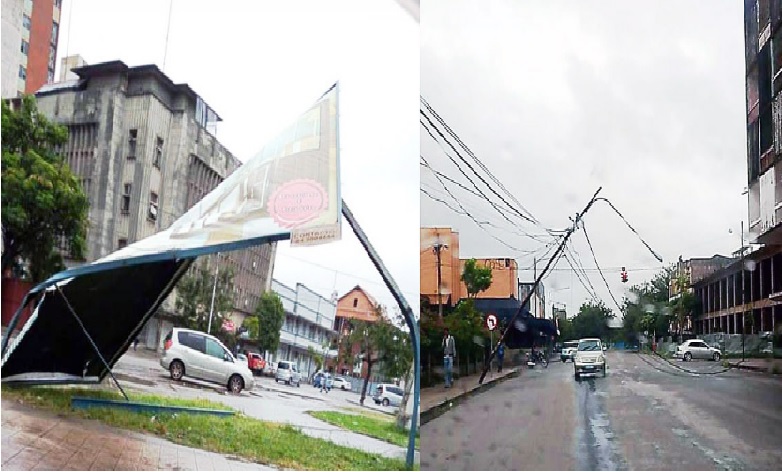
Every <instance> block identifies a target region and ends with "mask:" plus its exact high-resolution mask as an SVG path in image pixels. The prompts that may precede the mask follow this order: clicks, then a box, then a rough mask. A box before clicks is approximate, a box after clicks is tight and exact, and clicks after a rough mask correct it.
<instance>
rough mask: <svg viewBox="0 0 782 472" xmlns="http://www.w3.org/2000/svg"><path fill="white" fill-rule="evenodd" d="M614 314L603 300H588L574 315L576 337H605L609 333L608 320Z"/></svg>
mask: <svg viewBox="0 0 782 472" xmlns="http://www.w3.org/2000/svg"><path fill="white" fill-rule="evenodd" d="M613 317H614V314H613V313H612V311H611V309H610V308H608V307H607V306H605V304H604V303H603V302H602V301H597V302H596V301H588V302H584V304H582V305H581V308H579V309H578V314H577V315H576V316H575V317H573V331H574V334H575V335H576V338H601V339H602V338H605V337H606V336H607V335H608V320H610V319H612V318H613Z"/></svg>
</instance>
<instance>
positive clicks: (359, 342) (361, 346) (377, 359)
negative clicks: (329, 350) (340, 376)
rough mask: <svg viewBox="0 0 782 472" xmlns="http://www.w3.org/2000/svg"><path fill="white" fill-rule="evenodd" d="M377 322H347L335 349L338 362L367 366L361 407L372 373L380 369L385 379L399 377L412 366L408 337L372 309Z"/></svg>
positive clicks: (377, 310)
mask: <svg viewBox="0 0 782 472" xmlns="http://www.w3.org/2000/svg"><path fill="white" fill-rule="evenodd" d="M376 313H377V314H378V320H377V321H371V322H370V321H364V320H351V321H350V325H351V329H350V333H349V334H348V335H347V336H344V337H343V338H342V340H341V342H340V346H339V356H340V361H344V362H347V363H350V364H356V361H360V362H361V363H362V364H364V365H366V366H367V372H366V375H365V376H364V383H363V385H362V387H361V398H360V400H359V403H360V404H361V405H363V404H364V400H365V399H366V395H367V387H368V385H369V379H370V378H371V376H372V369H373V368H374V367H376V366H380V368H381V374H382V375H383V376H385V377H389V378H397V377H402V376H403V375H405V373H407V370H408V369H409V368H410V365H411V364H412V362H413V350H412V345H411V343H410V336H409V335H408V334H407V333H405V332H404V331H402V330H401V329H400V328H398V327H397V326H395V325H394V324H392V323H391V322H390V321H389V320H388V319H387V318H386V317H385V316H383V309H382V307H378V308H377V309H376Z"/></svg>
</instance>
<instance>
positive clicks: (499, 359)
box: [497, 343, 505, 372]
mask: <svg viewBox="0 0 782 472" xmlns="http://www.w3.org/2000/svg"><path fill="white" fill-rule="evenodd" d="M504 359H505V344H504V343H500V345H499V346H497V372H502V361H503V360H504Z"/></svg>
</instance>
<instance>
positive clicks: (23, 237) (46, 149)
mask: <svg viewBox="0 0 782 472" xmlns="http://www.w3.org/2000/svg"><path fill="white" fill-rule="evenodd" d="M67 141H68V130H67V128H65V127H64V126H60V125H57V124H55V123H52V122H50V121H49V120H47V119H46V117H45V116H44V115H43V114H42V113H40V112H39V111H38V108H37V106H36V104H35V98H34V97H33V96H30V95H28V96H25V97H24V98H23V99H22V100H21V106H20V107H19V108H18V109H17V110H12V109H11V108H10V107H9V106H8V104H7V103H6V102H3V104H2V184H1V187H2V225H3V256H2V270H3V272H5V271H6V270H7V269H12V270H13V269H17V270H16V272H17V274H19V270H18V268H19V267H20V266H21V265H22V263H23V262H27V263H28V264H29V274H27V275H28V276H29V278H30V279H31V280H32V281H33V282H40V281H41V280H44V279H46V278H47V277H49V276H50V275H52V274H54V273H56V272H58V271H60V270H62V269H64V268H65V266H64V264H63V258H62V256H61V254H60V252H59V251H58V250H57V244H58V241H61V240H63V239H64V242H65V243H66V245H67V247H68V248H69V252H70V254H68V256H69V257H72V258H74V259H82V258H84V252H85V249H86V237H87V222H88V212H89V201H88V199H87V196H86V195H85V194H84V190H83V189H82V187H81V185H80V183H79V181H78V179H77V178H76V176H75V175H74V174H73V173H72V172H71V170H70V168H69V167H68V165H67V163H66V162H65V160H64V159H63V158H62V157H61V156H60V155H58V154H57V152H56V151H55V149H56V147H57V146H60V145H63V144H65V143H66V142H67Z"/></svg>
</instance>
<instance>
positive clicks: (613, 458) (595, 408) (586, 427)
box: [576, 378, 627, 470]
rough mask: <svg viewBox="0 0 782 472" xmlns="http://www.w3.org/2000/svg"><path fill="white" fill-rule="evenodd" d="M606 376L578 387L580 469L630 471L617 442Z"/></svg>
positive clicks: (578, 451)
mask: <svg viewBox="0 0 782 472" xmlns="http://www.w3.org/2000/svg"><path fill="white" fill-rule="evenodd" d="M606 386H607V384H606V383H605V381H604V380H603V379H594V378H590V379H586V380H583V381H581V382H579V384H578V385H577V387H576V401H577V402H578V404H577V405H576V408H577V411H580V412H581V418H580V421H579V428H578V433H577V441H576V444H577V445H578V446H577V447H578V450H577V451H576V460H577V468H578V469H580V470H626V469H627V465H626V464H625V461H624V459H623V458H622V457H621V456H620V455H619V453H618V451H617V450H616V447H615V446H614V444H613V441H614V437H615V436H614V433H613V431H612V430H611V424H610V421H609V420H608V415H607V413H606V411H605V405H604V404H603V399H605V398H606V397H607V393H606V391H605V388H606Z"/></svg>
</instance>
